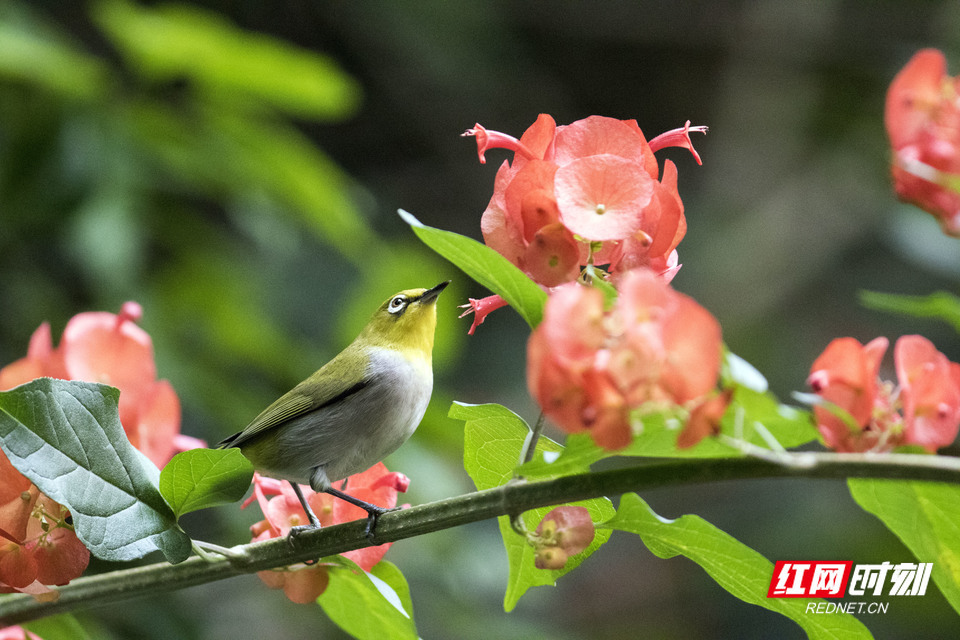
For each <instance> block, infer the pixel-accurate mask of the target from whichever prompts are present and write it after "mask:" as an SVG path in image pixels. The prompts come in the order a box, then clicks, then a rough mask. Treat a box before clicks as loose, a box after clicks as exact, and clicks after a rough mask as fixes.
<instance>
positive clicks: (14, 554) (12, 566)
mask: <svg viewBox="0 0 960 640" xmlns="http://www.w3.org/2000/svg"><path fill="white" fill-rule="evenodd" d="M68 516H69V514H68V513H67V511H66V510H65V509H64V508H63V507H61V506H60V505H59V504H57V503H56V502H54V501H53V500H51V499H50V498H48V497H47V496H45V495H44V494H42V493H40V490H39V489H37V487H36V486H35V485H34V484H33V483H31V482H30V481H29V480H27V479H26V478H25V477H24V476H23V475H21V474H20V472H19V471H17V470H16V469H14V468H13V465H11V464H10V461H9V460H7V457H6V456H5V455H4V454H3V452H0V593H11V592H14V591H19V592H22V593H29V594H30V595H32V596H33V597H35V598H37V599H38V600H42V601H49V600H55V599H56V596H57V592H56V591H54V590H52V589H50V588H49V587H48V586H47V585H62V584H67V583H68V582H70V581H71V580H72V579H74V578H76V577H77V576H79V575H80V574H81V573H83V571H84V569H86V568H87V563H88V562H89V561H90V552H89V551H87V548H86V547H84V546H83V544H82V543H81V542H80V541H79V540H78V539H77V536H76V535H75V534H74V533H73V528H72V527H70V525H69V524H68V523H67V518H68Z"/></svg>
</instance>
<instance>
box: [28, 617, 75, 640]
mask: <svg viewBox="0 0 960 640" xmlns="http://www.w3.org/2000/svg"><path fill="white" fill-rule="evenodd" d="M23 626H24V627H25V628H26V629H27V630H28V631H31V632H33V633H35V634H37V636H39V637H41V638H43V640H91V636H90V634H89V633H87V632H86V630H85V629H84V628H83V627H82V626H81V625H80V621H79V620H77V619H76V618H75V617H73V616H72V615H70V614H69V613H61V614H60V615H58V616H50V617H48V618H41V619H40V620H34V621H33V622H28V623H27V624H24V625H23Z"/></svg>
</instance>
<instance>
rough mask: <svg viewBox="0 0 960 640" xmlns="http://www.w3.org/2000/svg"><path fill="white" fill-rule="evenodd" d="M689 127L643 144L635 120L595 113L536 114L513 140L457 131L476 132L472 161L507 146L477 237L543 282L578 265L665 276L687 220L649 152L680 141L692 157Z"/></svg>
mask: <svg viewBox="0 0 960 640" xmlns="http://www.w3.org/2000/svg"><path fill="white" fill-rule="evenodd" d="M690 131H699V132H705V131H706V128H705V127H693V128H691V127H690V123H689V122H687V123H686V125H685V126H684V127H683V128H681V129H677V130H675V131H671V132H667V133H666V134H663V135H661V136H658V137H657V138H654V140H653V141H652V142H650V143H648V142H647V140H646V138H645V137H644V135H643V133H642V132H641V131H640V128H639V127H638V126H637V123H636V121H634V120H616V119H614V118H606V117H602V116H590V117H589V118H585V119H583V120H578V121H576V122H574V123H572V124H570V125H566V126H557V125H556V123H555V122H554V120H553V118H551V117H550V116H549V115H546V114H541V115H540V116H539V117H538V118H537V121H536V122H535V123H534V124H533V125H531V126H530V128H528V129H527V131H526V132H525V133H524V134H523V136H521V137H520V139H519V140H518V139H517V138H514V137H513V136H509V135H507V134H503V133H499V132H495V131H489V130H487V129H486V128H484V127H482V126H481V125H479V124H477V125H475V126H474V128H472V129H470V130H468V131H467V132H466V133H464V135H468V136H474V137H475V138H476V140H477V149H478V153H479V155H480V159H481V162H485V160H486V158H485V154H486V152H487V151H489V150H490V149H492V148H503V149H507V150H510V151H513V152H514V157H513V161H512V162H509V161H504V163H503V164H502V165H501V166H500V169H499V170H498V171H497V176H496V179H495V182H494V192H493V197H492V198H491V199H490V203H489V204H488V205H487V209H486V211H484V213H483V216H482V218H481V220H480V229H481V231H482V232H483V237H484V240H485V241H486V243H487V245H488V246H490V247H492V248H493V249H495V250H496V251H497V252H499V253H500V254H502V255H503V256H504V257H506V258H507V259H508V260H510V261H511V262H512V263H513V264H515V265H516V266H518V267H519V268H520V269H522V270H523V271H524V272H526V273H527V275H529V276H530V277H531V278H532V279H533V280H534V281H536V282H537V283H539V284H540V285H542V286H544V287H547V288H550V287H555V286H558V285H561V284H564V283H566V282H571V281H573V280H576V279H577V277H578V276H579V274H580V270H581V268H582V267H583V266H584V265H587V264H594V265H597V266H604V265H606V266H607V267H608V269H609V270H610V271H611V272H612V273H621V272H625V271H629V270H630V269H633V268H635V267H638V266H645V267H649V268H650V269H653V270H654V271H656V272H657V273H659V274H661V275H662V276H663V277H664V278H665V280H666V281H667V282H669V280H670V279H671V278H672V277H673V275H674V274H675V273H676V270H677V269H679V264H678V258H677V254H676V248H677V245H678V244H679V243H680V241H681V240H682V239H683V236H684V234H685V233H686V228H687V227H686V220H685V218H684V213H683V203H682V201H681V200H680V195H679V193H678V191H677V171H676V167H675V166H674V164H673V163H672V162H669V161H667V162H666V163H665V164H664V167H663V175H662V176H660V167H659V165H658V163H657V160H656V158H655V157H654V155H653V153H654V151H656V150H658V149H662V148H664V147H667V146H680V147H683V148H686V149H689V150H690V152H691V153H692V154H693V155H694V157H695V158H696V159H697V162H699V161H700V158H699V156H698V155H697V153H696V151H695V150H694V149H693V145H692V144H691V142H690V135H689V134H690ZM480 322H482V318H480V319H479V321H475V322H474V325H473V326H472V327H471V332H472V331H473V329H475V328H476V326H478V325H479V324H480Z"/></svg>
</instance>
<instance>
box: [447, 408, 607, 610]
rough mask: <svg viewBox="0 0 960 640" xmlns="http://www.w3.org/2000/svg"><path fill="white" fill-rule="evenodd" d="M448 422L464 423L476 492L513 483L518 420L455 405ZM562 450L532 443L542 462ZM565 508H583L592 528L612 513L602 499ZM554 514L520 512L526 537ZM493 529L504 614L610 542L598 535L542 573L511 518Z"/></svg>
mask: <svg viewBox="0 0 960 640" xmlns="http://www.w3.org/2000/svg"><path fill="white" fill-rule="evenodd" d="M450 417H451V418H455V419H457V420H464V421H466V426H465V430H464V443H463V450H464V451H463V456H464V468H465V469H466V470H467V473H468V474H469V475H470V477H471V478H472V479H473V482H474V484H476V485H477V489H480V490H483V489H490V488H493V487H499V486H502V485H503V484H505V483H506V482H508V481H509V480H510V479H511V478H513V475H514V471H515V469H516V466H517V463H518V462H519V459H520V453H521V450H522V448H523V443H524V441H525V439H526V437H527V434H528V433H529V429H528V427H527V424H526V423H525V422H524V421H523V419H521V418H520V417H519V416H518V415H516V414H515V413H513V412H512V411H510V410H509V409H507V408H506V407H503V406H500V405H497V404H484V405H467V404H460V403H456V402H455V403H454V404H453V406H451V407H450ZM561 449H562V447H561V446H560V445H558V444H557V443H556V442H553V441H551V440H549V439H547V438H542V437H541V438H540V440H539V442H538V443H537V455H539V456H543V454H544V453H547V454H550V453H556V452H557V451H560V450H561ZM582 470H583V469H577V470H576V471H582ZM570 504H573V505H577V506H581V507H585V508H586V509H587V511H589V512H590V517H591V519H592V520H593V521H594V522H602V521H604V520H607V519H608V518H610V517H611V516H612V515H613V513H614V510H613V506H612V505H611V504H610V501H609V500H607V499H606V498H595V499H593V500H583V501H581V502H573V503H570ZM553 508H554V507H542V508H539V509H532V510H530V511H526V512H524V514H523V515H522V516H521V517H522V518H523V522H524V525H525V526H526V528H527V529H528V530H530V531H533V530H535V529H536V528H537V526H538V525H539V524H540V522H541V521H542V520H543V517H544V516H545V515H547V513H549V512H550V511H551V510H552V509H553ZM498 524H499V526H500V535H501V536H502V537H503V545H504V547H505V548H506V551H507V561H508V564H509V577H508V581H507V590H506V593H505V594H504V599H503V606H504V609H506V610H507V611H510V610H512V609H513V608H514V607H515V606H516V604H517V601H519V600H520V597H521V596H522V595H523V594H524V593H526V591H527V590H528V589H530V588H531V587H537V586H543V585H554V584H556V581H557V579H558V578H559V577H560V576H562V575H564V574H566V573H568V572H570V571H572V570H573V569H575V568H576V567H577V566H579V565H580V563H581V562H583V561H584V560H586V559H587V557H589V556H590V555H591V554H592V553H593V552H594V551H596V550H597V549H598V548H599V547H600V545H602V544H603V543H604V542H606V541H607V539H608V538H609V537H610V532H609V531H597V533H596V536H595V537H594V539H593V542H592V543H590V546H588V547H587V548H586V549H584V550H583V551H582V552H580V553H578V554H577V555H575V556H572V557H571V558H570V559H569V560H568V561H567V564H566V566H565V567H563V568H562V569H557V570H544V569H537V568H536V567H535V566H534V559H535V555H536V554H535V552H534V549H533V547H531V546H530V545H529V544H527V541H526V539H525V538H524V537H523V536H521V535H519V534H517V532H516V531H514V530H513V527H512V526H511V524H510V518H508V517H507V516H501V517H500V518H498Z"/></svg>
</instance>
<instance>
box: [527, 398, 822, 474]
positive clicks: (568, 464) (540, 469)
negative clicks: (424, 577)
mask: <svg viewBox="0 0 960 640" xmlns="http://www.w3.org/2000/svg"><path fill="white" fill-rule="evenodd" d="M640 422H641V426H640V429H639V433H638V434H637V435H635V436H634V438H633V441H632V442H631V443H630V444H629V445H627V447H626V448H624V449H620V450H618V451H608V450H607V449H604V448H602V447H600V446H598V445H597V444H596V443H594V441H593V438H592V437H591V436H590V434H589V433H586V432H584V433H576V434H571V435H569V436H567V441H566V447H565V448H564V449H563V453H561V454H560V456H559V457H558V458H556V460H550V458H549V457H548V458H547V459H544V458H536V459H534V460H532V461H531V462H529V463H527V464H525V465H523V466H522V467H521V468H520V470H519V472H520V473H522V474H523V475H525V476H528V477H535V478H542V477H550V476H553V475H568V474H570V473H579V472H581V471H585V470H587V469H589V467H590V465H592V464H594V463H595V462H598V461H600V460H603V459H606V458H610V457H613V456H641V457H660V458H726V457H734V456H740V455H742V453H741V452H740V450H739V449H736V448H734V447H732V446H730V445H728V444H726V443H724V442H722V441H720V440H718V439H715V438H704V440H703V441H701V442H700V443H699V444H698V445H697V446H695V447H691V448H689V449H677V435H678V434H679V433H680V431H681V429H682V426H683V422H682V418H681V417H680V416H677V415H673V414H671V413H654V414H649V415H645V416H643V417H642V418H640ZM757 423H759V424H760V425H762V427H763V428H764V429H766V430H767V432H769V434H770V435H772V436H773V437H774V438H775V439H776V440H777V442H779V443H780V445H781V446H783V447H785V448H789V447H797V446H800V445H802V444H805V443H807V442H810V441H811V440H815V439H816V438H817V430H816V429H815V428H814V426H813V423H812V422H811V420H810V414H809V412H806V411H800V410H798V409H796V408H794V407H791V406H788V405H783V404H780V403H779V402H778V401H777V399H776V398H775V397H774V396H773V395H772V394H770V393H761V392H759V391H755V390H753V389H750V388H748V387H744V386H737V387H736V388H735V390H734V393H733V398H732V400H731V403H730V407H729V408H728V409H727V412H726V413H725V414H724V417H723V420H722V421H721V430H722V433H724V434H725V435H727V436H730V437H736V438H739V439H741V440H743V441H746V442H749V443H751V444H754V445H757V446H763V447H766V446H767V445H766V440H765V439H764V437H763V436H762V435H761V432H760V431H759V429H758V428H757V426H756V425H757Z"/></svg>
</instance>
